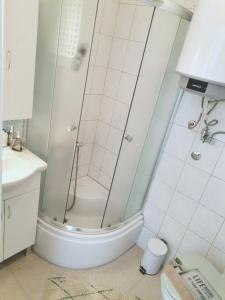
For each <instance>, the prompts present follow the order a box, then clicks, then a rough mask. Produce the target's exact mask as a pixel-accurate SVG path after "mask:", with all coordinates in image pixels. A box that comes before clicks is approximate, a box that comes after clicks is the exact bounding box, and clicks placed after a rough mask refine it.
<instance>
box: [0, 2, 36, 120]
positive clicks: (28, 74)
mask: <svg viewBox="0 0 225 300" xmlns="http://www.w3.org/2000/svg"><path fill="white" fill-rule="evenodd" d="M38 3H39V1H38V0H16V1H15V0H7V1H5V11H4V17H5V20H4V25H5V31H4V39H5V49H4V52H5V53H4V54H5V77H4V104H3V106H4V107H3V119H4V120H15V119H29V118H31V117H32V107H33V89H34V73H35V60H36V42H37V23H38Z"/></svg>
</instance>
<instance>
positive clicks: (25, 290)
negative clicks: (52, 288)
mask: <svg viewBox="0 0 225 300" xmlns="http://www.w3.org/2000/svg"><path fill="white" fill-rule="evenodd" d="M142 254H143V251H142V250H141V249H140V248H139V247H137V246H135V247H133V248H132V249H130V251H128V252H127V253H125V254H124V255H122V256H121V257H119V258H118V259H117V260H115V261H114V262H112V263H110V264H107V265H104V266H101V267H98V268H94V269H87V270H73V269H65V268H61V267H58V266H56V265H53V264H51V263H49V262H47V261H45V260H43V259H42V258H40V257H38V256H37V255H36V254H34V253H32V254H30V255H29V256H27V257H26V256H24V255H22V254H20V255H18V256H17V257H15V258H12V259H10V260H8V261H7V262H4V263H3V264H1V266H0V291H1V292H0V300H11V299H13V300H43V299H44V290H45V289H46V287H47V284H48V278H50V277H57V276H59V277H63V276H65V277H67V278H71V279H74V280H79V281H84V282H87V283H90V284H93V285H94V286H95V287H96V288H98V289H109V288H114V289H117V290H118V292H121V293H125V294H128V295H136V296H138V297H140V298H141V300H153V299H154V300H158V299H159V300H161V296H160V280H159V276H155V277H150V276H143V275H142V274H140V272H139V266H140V259H141V256H142ZM1 286H4V293H5V294H3V293H2V288H1ZM71 288H72V287H71ZM12 290H13V292H12ZM14 293H15V294H14ZM3 295H4V297H5V298H2V297H3ZM15 295H16V297H15ZM12 296H13V298H12ZM88 297H89V298H88V300H89V299H90V300H102V298H101V297H102V296H101V295H93V296H91V295H90V296H88ZM90 297H92V298H90ZM77 300H80V299H77ZM82 300H83V299H82Z"/></svg>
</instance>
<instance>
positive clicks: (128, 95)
mask: <svg viewBox="0 0 225 300" xmlns="http://www.w3.org/2000/svg"><path fill="white" fill-rule="evenodd" d="M136 81H137V76H136V75H131V74H127V73H123V74H122V76H121V80H120V84H119V90H118V95H117V99H118V100H119V101H121V102H124V103H126V104H128V105H130V104H131V101H132V99H133V95H134V89H135V85H136Z"/></svg>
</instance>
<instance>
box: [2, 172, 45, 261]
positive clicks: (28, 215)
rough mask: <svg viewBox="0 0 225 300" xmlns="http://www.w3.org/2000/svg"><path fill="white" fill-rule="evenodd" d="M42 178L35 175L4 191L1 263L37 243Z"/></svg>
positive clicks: (38, 174)
mask: <svg viewBox="0 0 225 300" xmlns="http://www.w3.org/2000/svg"><path fill="white" fill-rule="evenodd" d="M40 176H41V174H40V173H37V174H34V175H32V176H31V177H30V178H28V179H27V180H25V181H24V182H23V183H22V184H19V185H18V186H15V187H14V188H10V189H9V190H8V191H7V190H6V191H4V189H3V201H2V249H1V251H2V257H1V258H2V259H1V260H0V261H2V260H5V259H7V258H9V257H11V256H13V255H14V254H16V253H18V252H20V251H22V250H24V249H26V248H28V247H30V246H32V245H34V243H35V238H36V228H37V217H38V203H39V192H40V179H41V177H40ZM1 251H0V254H1Z"/></svg>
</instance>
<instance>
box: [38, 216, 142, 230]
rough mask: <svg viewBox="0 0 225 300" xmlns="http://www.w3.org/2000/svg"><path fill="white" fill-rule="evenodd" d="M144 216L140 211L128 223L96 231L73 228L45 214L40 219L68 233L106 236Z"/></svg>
mask: <svg viewBox="0 0 225 300" xmlns="http://www.w3.org/2000/svg"><path fill="white" fill-rule="evenodd" d="M141 215H142V211H139V212H138V213H136V214H135V215H134V216H132V217H131V218H129V219H127V220H126V221H123V222H121V223H119V224H115V225H112V226H110V227H105V228H96V229H90V228H81V227H75V226H71V225H66V224H63V223H60V222H57V221H54V220H53V219H52V218H50V217H48V216H45V215H44V214H43V212H40V213H39V218H40V219H41V220H43V221H45V222H46V223H47V224H49V225H51V226H53V227H55V228H57V229H60V230H63V231H66V232H70V233H80V234H87V235H90V234H93V235H95V234H104V233H106V232H111V231H114V230H117V229H119V228H122V227H123V226H124V225H126V224H128V223H129V222H131V221H133V220H134V219H136V218H137V217H139V216H141Z"/></svg>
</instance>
